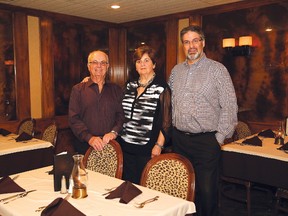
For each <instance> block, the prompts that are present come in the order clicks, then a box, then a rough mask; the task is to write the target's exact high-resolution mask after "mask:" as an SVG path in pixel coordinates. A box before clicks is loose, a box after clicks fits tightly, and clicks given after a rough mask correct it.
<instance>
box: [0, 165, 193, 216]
mask: <svg viewBox="0 0 288 216" xmlns="http://www.w3.org/2000/svg"><path fill="white" fill-rule="evenodd" d="M52 168H53V167H52V166H47V167H43V168H39V169H34V170H30V171H26V172H23V173H19V174H16V175H11V176H10V177H11V178H13V177H15V176H18V177H17V178H16V179H15V180H14V182H15V183H16V184H18V185H19V186H21V187H22V188H24V189H25V190H26V191H29V190H36V191H33V192H31V193H29V194H28V195H27V196H25V197H23V198H18V199H16V200H13V201H11V202H8V203H7V204H4V203H3V202H0V215H3V216H4V215H5V216H12V215H13V216H25V215H27V216H28V215H29V216H39V215H40V214H41V212H39V211H36V210H37V209H38V208H39V207H42V206H44V207H45V206H47V205H49V204H50V203H51V202H53V200H55V199H57V198H65V197H67V194H61V193H60V192H59V191H54V187H53V175H49V174H48V173H49V171H51V169H52ZM86 171H87V173H88V184H87V194H88V196H87V197H85V198H80V199H75V198H73V197H71V196H70V198H69V199H68V200H67V201H68V202H69V203H70V204H71V205H72V206H74V207H75V208H76V209H78V210H79V211H81V212H82V213H83V214H85V215H90V216H112V215H113V216H115V215H117V216H135V215H137V216H147V215H149V216H153V215H157V216H184V215H192V213H195V211H196V210H195V205H194V203H193V202H191V201H187V200H184V199H181V198H177V197H174V196H170V195H168V194H164V193H161V192H159V191H155V190H152V189H149V188H147V187H143V186H140V185H136V184H133V185H134V186H135V187H137V188H138V189H140V190H141V192H142V193H141V194H139V195H138V196H136V197H135V198H134V199H132V200H131V201H130V202H128V203H127V204H125V203H120V202H119V198H115V199H106V198H105V197H106V196H107V191H108V189H115V188H116V187H118V186H119V185H121V184H122V183H123V182H124V181H123V180H121V179H118V178H114V177H110V176H107V175H103V174H101V173H98V172H94V171H91V170H86ZM68 191H69V190H68ZM62 192H63V191H62ZM105 193H106V195H103V194H105ZM13 194H15V193H8V194H0V199H3V198H5V197H8V196H11V195H13ZM16 194H17V193H16ZM155 196H158V197H159V198H158V199H157V200H156V201H154V202H151V203H148V204H146V205H145V206H144V207H143V208H137V207H136V204H137V203H141V202H143V201H145V200H147V199H150V198H153V197H155Z"/></svg>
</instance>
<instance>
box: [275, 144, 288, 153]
mask: <svg viewBox="0 0 288 216" xmlns="http://www.w3.org/2000/svg"><path fill="white" fill-rule="evenodd" d="M277 149H279V150H284V151H287V150H288V142H287V143H285V144H284V145H282V146H280V147H279V148H277Z"/></svg>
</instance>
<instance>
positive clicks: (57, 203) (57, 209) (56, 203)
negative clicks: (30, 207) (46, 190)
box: [41, 198, 85, 216]
mask: <svg viewBox="0 0 288 216" xmlns="http://www.w3.org/2000/svg"><path fill="white" fill-rule="evenodd" d="M63 215H69V216H84V215H85V214H83V213H82V212H81V211H79V210H78V209H77V208H75V207H74V206H73V205H71V204H70V203H69V202H68V201H67V200H65V199H62V198H57V199H55V200H53V202H52V203H50V204H49V205H48V206H47V207H46V208H45V209H44V210H43V211H42V212H41V216H63Z"/></svg>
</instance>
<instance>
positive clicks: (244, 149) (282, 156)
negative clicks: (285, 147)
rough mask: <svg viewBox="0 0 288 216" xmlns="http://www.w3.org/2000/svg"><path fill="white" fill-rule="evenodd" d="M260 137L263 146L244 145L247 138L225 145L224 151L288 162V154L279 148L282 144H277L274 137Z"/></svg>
mask: <svg viewBox="0 0 288 216" xmlns="http://www.w3.org/2000/svg"><path fill="white" fill-rule="evenodd" d="M253 136H255V135H253ZM253 136H251V137H253ZM251 137H250V138H251ZM260 139H262V146H252V145H242V144H241V143H242V141H243V140H245V139H241V140H238V141H236V142H232V143H229V144H226V145H223V146H222V151H228V152H236V153H243V154H249V155H255V156H260V157H266V158H270V159H276V160H281V161H286V162H288V154H287V153H285V152H284V151H280V150H278V149H277V148H279V147H280V146H281V145H275V144H274V138H263V137H260ZM286 142H288V137H287V136H286V138H285V143H286Z"/></svg>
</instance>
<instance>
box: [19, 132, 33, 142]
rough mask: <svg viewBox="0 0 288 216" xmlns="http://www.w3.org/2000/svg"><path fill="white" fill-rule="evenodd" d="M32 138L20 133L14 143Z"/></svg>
mask: <svg viewBox="0 0 288 216" xmlns="http://www.w3.org/2000/svg"><path fill="white" fill-rule="evenodd" d="M32 138H33V137H32V136H31V135H29V134H27V133H25V132H23V133H21V134H20V135H19V136H18V137H16V139H15V140H16V142H21V141H26V140H31V139H32Z"/></svg>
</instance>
